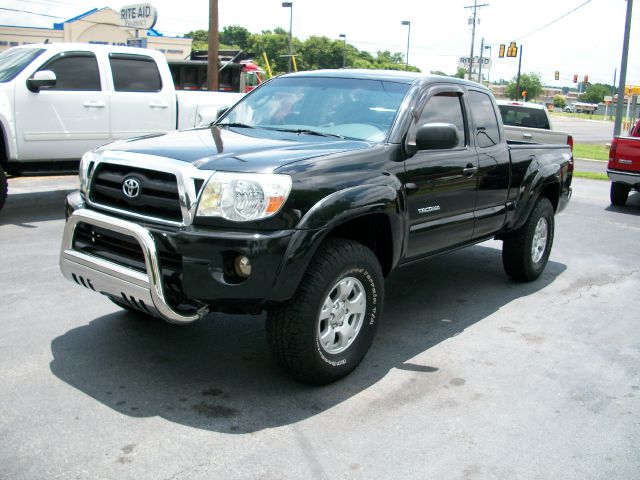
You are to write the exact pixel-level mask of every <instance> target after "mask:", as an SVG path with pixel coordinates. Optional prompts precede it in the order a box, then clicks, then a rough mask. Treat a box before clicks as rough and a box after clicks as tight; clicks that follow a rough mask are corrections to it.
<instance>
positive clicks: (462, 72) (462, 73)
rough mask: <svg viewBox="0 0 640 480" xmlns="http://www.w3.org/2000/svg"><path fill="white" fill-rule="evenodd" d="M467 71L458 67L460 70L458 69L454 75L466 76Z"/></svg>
mask: <svg viewBox="0 0 640 480" xmlns="http://www.w3.org/2000/svg"><path fill="white" fill-rule="evenodd" d="M466 73H467V71H466V70H465V69H464V68H462V67H458V70H456V74H455V75H454V77H455V78H464V76H465V74H466Z"/></svg>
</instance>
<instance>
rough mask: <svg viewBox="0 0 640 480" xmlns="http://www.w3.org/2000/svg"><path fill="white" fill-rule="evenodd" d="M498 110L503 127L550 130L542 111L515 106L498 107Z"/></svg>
mask: <svg viewBox="0 0 640 480" xmlns="http://www.w3.org/2000/svg"><path fill="white" fill-rule="evenodd" d="M498 108H499V109H500V115H501V116H502V123H504V124H505V125H511V126H514V127H530V128H544V129H545V130H549V129H550V128H549V127H550V126H549V120H548V119H547V115H546V114H545V113H544V110H542V109H536V108H529V107H518V106H515V105H498Z"/></svg>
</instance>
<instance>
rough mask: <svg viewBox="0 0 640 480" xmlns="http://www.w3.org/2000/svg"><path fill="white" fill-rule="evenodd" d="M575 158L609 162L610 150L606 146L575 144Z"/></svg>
mask: <svg viewBox="0 0 640 480" xmlns="http://www.w3.org/2000/svg"><path fill="white" fill-rule="evenodd" d="M573 156H574V157H575V158H590V159H592V160H604V161H607V160H609V148H607V147H605V146H604V145H597V144H596V145H592V144H589V143H575V144H574V145H573Z"/></svg>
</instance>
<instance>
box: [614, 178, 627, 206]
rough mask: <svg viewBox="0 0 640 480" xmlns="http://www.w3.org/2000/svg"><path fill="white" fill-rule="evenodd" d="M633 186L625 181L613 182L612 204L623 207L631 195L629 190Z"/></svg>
mask: <svg viewBox="0 0 640 480" xmlns="http://www.w3.org/2000/svg"><path fill="white" fill-rule="evenodd" d="M630 190H631V187H629V185H625V184H623V183H615V182H611V192H610V195H609V196H610V198H611V205H615V206H616V207H623V206H624V204H625V203H627V198H628V197H629V191H630Z"/></svg>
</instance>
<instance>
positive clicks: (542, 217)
mask: <svg viewBox="0 0 640 480" xmlns="http://www.w3.org/2000/svg"><path fill="white" fill-rule="evenodd" d="M553 213H554V212H553V206H552V205H551V202H550V201H549V200H548V199H546V198H541V199H540V200H538V203H537V204H536V206H535V207H534V208H533V211H532V212H531V215H529V218H528V219H527V221H526V222H525V224H524V225H523V226H522V227H520V228H519V229H518V230H517V231H515V232H513V233H512V234H510V235H509V236H508V237H506V238H505V239H504V242H503V244H502V264H503V266H504V270H505V272H507V275H509V276H510V277H511V278H513V279H514V280H520V281H523V282H530V281H532V280H535V279H536V278H538V277H539V276H540V275H541V274H542V272H543V271H544V268H545V267H546V266H547V262H548V261H549V254H550V253H551V246H552V245H553V233H554V229H555V225H554V218H553Z"/></svg>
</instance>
